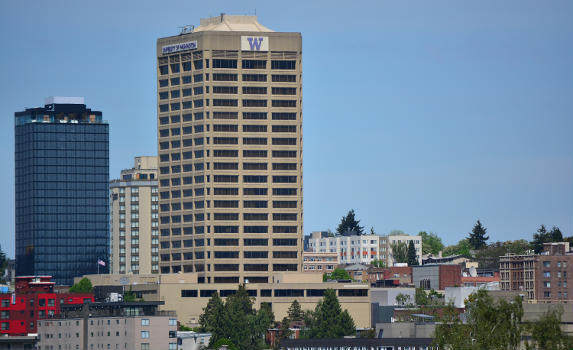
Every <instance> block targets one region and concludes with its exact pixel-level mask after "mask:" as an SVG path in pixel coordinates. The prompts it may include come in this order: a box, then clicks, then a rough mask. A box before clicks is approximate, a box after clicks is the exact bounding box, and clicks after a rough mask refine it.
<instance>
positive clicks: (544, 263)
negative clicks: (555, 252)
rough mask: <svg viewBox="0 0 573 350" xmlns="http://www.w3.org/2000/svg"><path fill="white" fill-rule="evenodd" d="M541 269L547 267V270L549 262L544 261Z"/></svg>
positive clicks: (549, 265)
mask: <svg viewBox="0 0 573 350" xmlns="http://www.w3.org/2000/svg"><path fill="white" fill-rule="evenodd" d="M543 267H547V268H549V267H551V262H550V261H544V262H543Z"/></svg>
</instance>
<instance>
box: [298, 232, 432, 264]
mask: <svg viewBox="0 0 573 350" xmlns="http://www.w3.org/2000/svg"><path fill="white" fill-rule="evenodd" d="M398 241H399V242H402V243H405V244H408V243H409V242H410V241H413V242H414V247H415V248H416V255H417V257H418V261H419V263H420V264H421V263H422V237H420V236H407V235H400V236H378V235H360V236H358V235H355V236H334V237H325V236H324V235H323V234H322V232H313V233H312V234H311V236H310V238H309V239H308V250H309V251H312V252H331V253H338V255H339V263H340V264H371V263H372V261H374V260H381V261H383V262H384V263H385V264H386V266H392V265H394V259H393V257H392V243H395V242H398Z"/></svg>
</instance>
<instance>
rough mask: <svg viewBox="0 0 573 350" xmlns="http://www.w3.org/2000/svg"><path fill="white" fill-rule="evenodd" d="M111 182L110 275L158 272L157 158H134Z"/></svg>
mask: <svg viewBox="0 0 573 350" xmlns="http://www.w3.org/2000/svg"><path fill="white" fill-rule="evenodd" d="M134 163H135V164H134V166H133V168H132V169H126V170H122V171H121V178H120V179H118V180H112V181H111V182H110V186H109V187H110V192H111V203H110V213H111V237H112V239H111V242H112V243H111V259H110V260H111V268H110V271H111V273H114V274H124V273H133V274H149V273H159V195H158V190H157V157H135V162H134Z"/></svg>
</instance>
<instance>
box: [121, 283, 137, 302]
mask: <svg viewBox="0 0 573 350" xmlns="http://www.w3.org/2000/svg"><path fill="white" fill-rule="evenodd" d="M123 301H127V302H132V301H135V293H134V292H133V291H132V290H131V286H129V290H128V291H126V292H123Z"/></svg>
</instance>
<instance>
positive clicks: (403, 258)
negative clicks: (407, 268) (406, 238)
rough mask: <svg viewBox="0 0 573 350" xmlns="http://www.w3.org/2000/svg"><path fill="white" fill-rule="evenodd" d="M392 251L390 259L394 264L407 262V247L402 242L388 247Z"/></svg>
mask: <svg viewBox="0 0 573 350" xmlns="http://www.w3.org/2000/svg"><path fill="white" fill-rule="evenodd" d="M390 248H391V249H392V258H393V259H394V262H395V263H407V262H408V246H407V245H406V243H404V242H400V241H396V242H394V243H392V244H391V245H390Z"/></svg>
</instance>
